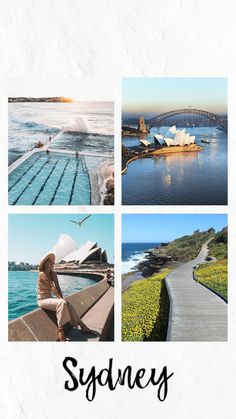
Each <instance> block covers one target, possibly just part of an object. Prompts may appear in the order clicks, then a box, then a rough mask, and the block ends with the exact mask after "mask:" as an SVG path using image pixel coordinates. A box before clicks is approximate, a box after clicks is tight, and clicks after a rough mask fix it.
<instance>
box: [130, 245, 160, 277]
mask: <svg viewBox="0 0 236 419" xmlns="http://www.w3.org/2000/svg"><path fill="white" fill-rule="evenodd" d="M159 245H160V243H122V274H126V273H128V272H130V271H132V270H133V269H134V268H135V267H136V265H137V264H138V263H139V262H141V261H142V260H144V259H145V256H147V254H146V253H144V251H145V250H148V249H151V248H153V247H156V246H159Z"/></svg>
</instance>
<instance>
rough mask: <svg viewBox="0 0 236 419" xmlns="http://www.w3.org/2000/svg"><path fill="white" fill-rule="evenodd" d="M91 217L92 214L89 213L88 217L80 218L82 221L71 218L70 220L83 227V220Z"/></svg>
mask: <svg viewBox="0 0 236 419" xmlns="http://www.w3.org/2000/svg"><path fill="white" fill-rule="evenodd" d="M89 217H91V214H89V215H87V216H86V217H84V218H83V220H80V221H74V220H70V222H71V223H75V224H77V226H79V227H81V226H82V224H83V222H84V221H85V220H87V219H88V218H89Z"/></svg>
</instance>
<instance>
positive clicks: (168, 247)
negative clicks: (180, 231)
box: [136, 228, 226, 277]
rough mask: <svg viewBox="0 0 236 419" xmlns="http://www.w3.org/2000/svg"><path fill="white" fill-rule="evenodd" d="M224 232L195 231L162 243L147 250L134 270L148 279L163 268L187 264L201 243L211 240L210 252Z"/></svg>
mask: <svg viewBox="0 0 236 419" xmlns="http://www.w3.org/2000/svg"><path fill="white" fill-rule="evenodd" d="M225 230H226V229H223V230H222V232H219V233H216V232H215V230H214V229H213V228H210V229H209V230H207V231H202V232H200V231H199V230H196V231H194V233H193V234H191V235H185V236H183V237H180V238H178V239H175V240H173V241H172V242H170V243H162V244H161V245H160V246H158V247H155V248H152V249H147V250H146V252H145V253H146V257H145V260H143V261H141V262H140V263H139V264H138V265H137V266H136V269H137V270H139V271H141V272H142V275H143V276H144V277H148V276H150V275H153V274H154V273H156V272H159V271H160V270H161V269H162V268H164V267H165V268H169V267H173V266H174V265H177V264H180V263H183V262H188V261H190V260H192V259H194V258H195V257H196V256H197V255H198V253H199V252H200V250H201V247H202V245H203V243H205V242H206V241H208V240H209V239H212V245H209V248H210V250H211V247H212V246H213V243H215V240H217V241H218V242H219V240H220V237H221V236H222V235H223V234H225ZM218 246H219V245H218ZM214 248H215V247H214ZM210 253H211V252H210Z"/></svg>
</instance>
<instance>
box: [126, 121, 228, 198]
mask: <svg viewBox="0 0 236 419" xmlns="http://www.w3.org/2000/svg"><path fill="white" fill-rule="evenodd" d="M178 128H179V127H178ZM167 129H168V127H164V126H163V127H160V128H155V129H152V130H151V132H150V134H149V135H148V136H147V139H148V140H149V141H150V142H151V143H153V141H154V140H153V136H154V134H155V133H157V132H160V133H162V134H164V133H165V132H166V131H167ZM186 132H189V133H190V134H191V135H195V136H196V143H198V144H199V145H201V146H203V148H204V149H203V150H202V151H199V152H191V153H179V154H177V153H174V154H171V155H168V156H162V157H158V158H157V159H151V158H150V159H149V158H147V159H141V160H136V161H134V162H132V163H131V164H130V165H129V166H128V170H127V172H126V174H125V175H123V176H122V203H123V204H125V205H226V204H227V133H226V132H224V131H222V130H220V129H218V128H216V127H195V128H187V129H186ZM204 138H208V139H209V140H210V141H211V143H210V144H205V143H201V139H204ZM122 143H123V144H124V145H125V146H127V147H130V146H132V145H133V146H135V145H139V138H138V137H124V138H123V140H122Z"/></svg>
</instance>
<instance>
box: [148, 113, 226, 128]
mask: <svg viewBox="0 0 236 419" xmlns="http://www.w3.org/2000/svg"><path fill="white" fill-rule="evenodd" d="M181 114H190V115H200V116H203V117H205V118H208V119H210V120H211V121H212V122H214V123H215V125H217V126H220V127H221V128H223V130H224V131H227V119H226V118H223V117H221V116H219V115H216V114H214V113H211V112H208V111H202V110H200V109H194V108H186V109H177V110H175V111H169V112H165V113H162V114H161V115H157V116H155V117H154V118H151V119H149V120H148V121H146V123H147V126H148V127H149V128H152V127H157V126H160V125H161V123H162V121H164V120H165V119H167V118H170V117H172V116H176V115H181Z"/></svg>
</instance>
